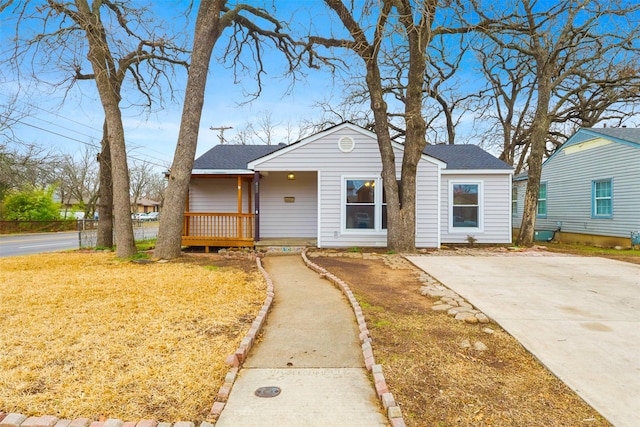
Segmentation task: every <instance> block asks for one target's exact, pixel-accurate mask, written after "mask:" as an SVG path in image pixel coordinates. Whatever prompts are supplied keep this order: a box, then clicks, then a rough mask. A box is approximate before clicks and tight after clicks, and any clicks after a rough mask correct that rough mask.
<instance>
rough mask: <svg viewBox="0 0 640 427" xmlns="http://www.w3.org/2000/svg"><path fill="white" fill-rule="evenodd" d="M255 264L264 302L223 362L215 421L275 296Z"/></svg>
mask: <svg viewBox="0 0 640 427" xmlns="http://www.w3.org/2000/svg"><path fill="white" fill-rule="evenodd" d="M256 264H257V266H258V270H260V272H261V273H262V276H263V277H264V279H265V281H266V282H267V296H266V298H265V300H264V304H262V308H261V309H260V312H259V313H258V315H257V316H256V318H255V320H254V321H253V323H252V324H251V328H249V332H247V335H245V337H244V338H243V339H242V341H240V346H239V347H238V348H237V349H236V351H235V352H234V353H233V354H230V355H229V356H227V358H226V360H225V363H226V364H227V365H228V366H229V371H228V372H227V375H226V376H225V377H224V384H222V386H221V387H220V390H218V394H217V396H216V400H215V402H214V404H213V406H212V407H211V411H210V413H209V415H211V418H213V419H214V420H215V421H217V420H218V417H220V414H221V413H222V411H223V410H224V407H225V405H226V403H227V400H228V399H229V395H230V394H231V389H232V388H233V383H234V382H235V380H236V378H237V376H238V371H239V370H240V367H241V366H242V364H243V363H244V361H245V360H246V358H247V355H248V354H249V350H251V347H253V344H255V342H256V336H257V335H258V333H259V332H260V330H261V329H262V327H263V326H264V323H265V321H266V319H267V314H268V313H269V309H270V308H271V304H272V303H273V297H274V296H275V292H274V288H273V281H272V280H271V277H270V276H269V274H268V273H267V271H266V270H265V269H264V267H263V266H262V261H261V257H260V256H257V257H256ZM214 425H215V424H212V425H211V426H200V427H212V426H214ZM0 427H3V426H1V425H0ZM33 427H40V426H33ZM51 427H55V426H51ZM70 427H74V426H70ZM85 427H86V426H85ZM89 427H94V426H89ZM96 427H99V426H96ZM106 427H109V426H106ZM116 427H121V426H116ZM124 427H134V426H124ZM135 427H139V426H135ZM143 427H146V426H143ZM151 427H154V426H151ZM160 427H170V426H160ZM174 427H194V426H178V425H176V426H174Z"/></svg>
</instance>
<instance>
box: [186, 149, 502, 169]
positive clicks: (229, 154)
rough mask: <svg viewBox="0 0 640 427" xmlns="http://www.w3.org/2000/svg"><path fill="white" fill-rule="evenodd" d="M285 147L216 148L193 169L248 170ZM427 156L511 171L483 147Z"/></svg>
mask: <svg viewBox="0 0 640 427" xmlns="http://www.w3.org/2000/svg"><path fill="white" fill-rule="evenodd" d="M283 147H285V145H284V144H280V145H216V146H214V147H213V148H212V149H210V150H209V151H207V152H206V153H204V154H203V155H202V156H200V157H198V158H197V159H196V160H195V162H194V164H193V169H199V170H245V169H247V163H249V162H250V161H252V160H256V159H258V158H260V157H263V156H266V155H268V154H271V153H273V152H274V151H276V150H279V149H281V148H283ZM424 154H426V155H428V156H431V157H434V158H436V159H438V160H441V161H443V162H445V163H447V169H455V170H469V169H484V170H487V169H493V170H495V169H498V170H510V169H512V167H511V166H509V165H508V164H506V163H505V162H503V161H502V160H499V159H497V158H496V157H494V156H492V155H491V154H489V153H487V152H486V151H484V150H482V149H481V148H480V147H478V146H476V145H471V144H465V145H445V144H442V145H428V146H427V147H426V148H425V149H424Z"/></svg>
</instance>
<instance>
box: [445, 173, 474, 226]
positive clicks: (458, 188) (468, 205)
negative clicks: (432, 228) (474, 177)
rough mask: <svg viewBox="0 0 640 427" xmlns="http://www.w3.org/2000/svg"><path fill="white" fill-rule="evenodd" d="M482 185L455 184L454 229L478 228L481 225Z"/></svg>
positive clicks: (453, 197)
mask: <svg viewBox="0 0 640 427" xmlns="http://www.w3.org/2000/svg"><path fill="white" fill-rule="evenodd" d="M479 190H480V185H479V184H471V183H469V184H467V183H464V184H463V183H460V184H457V183H455V184H453V186H452V192H453V194H452V199H453V211H452V215H453V227H454V228H478V227H479V225H480V191H479Z"/></svg>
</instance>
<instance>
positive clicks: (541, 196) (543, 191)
mask: <svg viewBox="0 0 640 427" xmlns="http://www.w3.org/2000/svg"><path fill="white" fill-rule="evenodd" d="M537 214H538V215H537V216H539V217H541V218H546V217H547V183H546V182H541V183H540V190H539V191H538V212H537Z"/></svg>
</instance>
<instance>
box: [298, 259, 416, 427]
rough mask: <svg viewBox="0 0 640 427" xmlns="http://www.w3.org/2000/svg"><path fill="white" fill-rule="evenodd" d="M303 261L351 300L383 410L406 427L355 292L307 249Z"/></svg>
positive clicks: (395, 426)
mask: <svg viewBox="0 0 640 427" xmlns="http://www.w3.org/2000/svg"><path fill="white" fill-rule="evenodd" d="M302 259H303V260H304V263H305V264H306V265H307V267H309V268H310V269H312V270H313V271H315V272H316V273H318V274H320V276H321V277H323V278H325V279H327V280H329V281H330V282H331V283H333V284H334V285H335V286H337V287H338V288H339V289H340V290H341V291H342V293H343V294H344V295H345V296H346V297H347V298H348V299H349V302H350V303H351V307H352V308H353V312H354V314H355V316H356V320H357V321H358V328H359V329H360V341H361V342H362V355H363V356H364V363H365V366H366V368H367V370H368V371H369V372H371V374H372V375H373V381H374V383H375V387H376V394H377V395H378V398H379V399H380V402H381V403H382V406H383V408H384V409H385V411H387V417H388V418H389V422H390V423H391V426H392V427H405V426H406V424H405V422H404V418H403V417H402V411H401V410H400V407H399V406H398V405H397V404H396V401H395V399H394V397H393V394H391V393H390V392H389V387H387V381H386V380H385V378H384V374H383V372H382V365H377V364H376V363H375V359H374V357H373V349H372V347H371V341H372V340H371V337H370V336H369V328H368V327H367V322H366V320H365V318H364V314H363V313H362V307H360V304H359V303H358V300H356V297H355V296H354V295H353V292H351V289H350V288H349V285H347V284H346V283H345V282H344V281H343V280H342V279H340V278H339V277H337V276H336V275H335V274H332V273H330V272H329V271H327V270H326V269H324V268H322V267H320V266H319V265H317V264H314V263H313V262H311V261H310V260H309V258H307V249H305V250H303V251H302Z"/></svg>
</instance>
